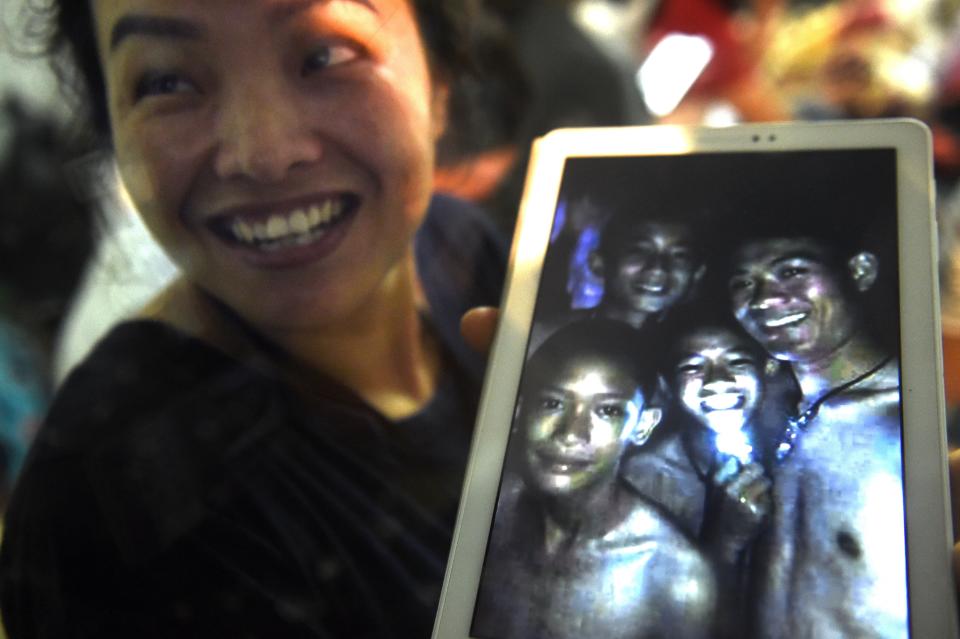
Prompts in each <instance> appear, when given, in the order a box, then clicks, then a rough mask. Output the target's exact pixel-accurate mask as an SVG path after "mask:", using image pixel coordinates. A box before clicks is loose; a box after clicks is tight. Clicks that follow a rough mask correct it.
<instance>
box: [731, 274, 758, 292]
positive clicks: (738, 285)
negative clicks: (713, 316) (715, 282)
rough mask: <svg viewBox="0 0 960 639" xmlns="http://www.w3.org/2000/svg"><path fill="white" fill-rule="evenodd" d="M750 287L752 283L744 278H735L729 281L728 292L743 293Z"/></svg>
mask: <svg viewBox="0 0 960 639" xmlns="http://www.w3.org/2000/svg"><path fill="white" fill-rule="evenodd" d="M751 286H753V282H752V281H751V280H749V279H747V278H745V277H735V278H733V279H732V280H730V291H731V292H734V293H735V292H737V291H745V290H747V289H748V288H750V287H751Z"/></svg>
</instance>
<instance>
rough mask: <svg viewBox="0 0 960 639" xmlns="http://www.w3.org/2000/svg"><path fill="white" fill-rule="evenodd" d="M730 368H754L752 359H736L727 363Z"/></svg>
mask: <svg viewBox="0 0 960 639" xmlns="http://www.w3.org/2000/svg"><path fill="white" fill-rule="evenodd" d="M729 364H730V366H736V367H737V368H753V367H754V366H755V364H754V362H753V360H752V359H750V358H748V357H736V358H734V359H731V360H730V361H729Z"/></svg>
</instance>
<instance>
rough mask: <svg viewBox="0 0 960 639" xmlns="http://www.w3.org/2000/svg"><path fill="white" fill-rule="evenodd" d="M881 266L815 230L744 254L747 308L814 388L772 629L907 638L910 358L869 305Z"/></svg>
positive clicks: (737, 289) (740, 293)
mask: <svg viewBox="0 0 960 639" xmlns="http://www.w3.org/2000/svg"><path fill="white" fill-rule="evenodd" d="M878 271H879V263H878V260H877V258H876V256H875V255H874V254H872V253H868V252H851V253H849V254H837V252H836V251H831V250H830V249H828V248H827V245H826V244H825V243H823V242H820V241H817V240H815V239H811V238H801V237H781V238H769V239H760V240H751V241H748V242H746V243H744V244H742V245H741V247H740V249H739V250H738V251H737V252H736V253H735V257H734V263H733V270H732V274H731V277H730V280H729V286H730V300H731V304H732V309H733V313H734V315H735V316H736V318H737V319H738V320H739V321H740V323H741V324H742V325H743V327H744V328H745V329H746V331H747V332H748V333H750V334H751V335H752V336H753V337H754V338H755V339H756V340H757V341H758V342H760V343H761V344H762V345H763V346H764V347H765V348H766V349H767V351H769V352H770V354H771V355H773V356H774V357H776V358H777V359H779V360H782V361H785V362H789V363H790V365H791V366H792V368H793V371H794V374H795V375H796V378H797V380H798V382H799V385H800V390H801V394H802V399H801V402H800V406H799V407H798V409H799V410H798V415H799V416H798V418H797V419H796V420H795V421H794V422H793V424H792V425H791V427H790V428H789V429H788V432H787V435H786V436H785V437H784V440H783V442H782V443H781V446H780V456H781V459H782V461H781V463H780V464H778V466H777V468H776V470H775V472H774V476H773V484H774V488H773V513H772V515H773V517H772V529H771V534H770V539H769V545H768V546H767V548H766V553H764V554H763V556H761V557H760V560H761V564H760V565H762V566H764V567H765V568H764V569H763V570H762V577H761V584H760V589H759V590H760V597H759V601H758V602H757V606H756V610H757V613H758V615H757V617H758V627H757V633H756V634H757V636H758V637H763V638H765V639H766V638H776V637H785V638H786V637H789V638H791V639H797V638H805V639H806V638H816V639H831V638H833V637H837V638H839V637H861V638H883V639H890V638H899V637H906V636H907V631H908V627H907V598H906V565H905V547H904V534H903V532H904V531H903V525H904V519H903V517H904V515H903V482H902V477H901V450H900V406H899V399H900V395H899V368H898V366H899V365H898V360H897V358H896V357H895V356H894V355H892V354H891V353H888V352H886V351H885V350H884V349H883V348H882V347H881V346H879V345H878V344H877V342H876V341H875V340H873V339H872V338H871V336H870V335H869V334H868V333H867V331H866V330H865V324H864V322H865V318H864V317H863V316H862V314H861V312H860V311H861V305H862V302H861V298H862V294H863V293H865V292H866V291H868V290H869V289H870V288H871V287H873V286H874V284H875V283H876V280H877V276H878ZM872 319H873V320H874V321H878V322H882V321H884V320H885V318H872Z"/></svg>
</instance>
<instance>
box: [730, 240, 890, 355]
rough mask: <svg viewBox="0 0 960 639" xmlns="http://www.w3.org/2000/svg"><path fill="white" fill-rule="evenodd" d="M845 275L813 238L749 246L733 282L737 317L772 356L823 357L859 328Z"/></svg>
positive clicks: (738, 259) (738, 261) (739, 257)
mask: <svg viewBox="0 0 960 639" xmlns="http://www.w3.org/2000/svg"><path fill="white" fill-rule="evenodd" d="M861 255H868V254H861ZM854 259H856V258H854ZM845 275H846V274H845V273H843V272H837V269H836V268H835V267H832V266H830V265H829V261H828V259H827V256H826V255H825V253H824V251H823V248H822V247H821V246H820V245H819V244H818V243H816V242H814V241H812V240H809V239H803V238H794V239H772V240H762V241H757V242H751V243H749V244H747V245H745V246H744V247H743V248H741V249H740V250H739V251H738V253H737V257H736V262H735V268H734V272H733V275H732V276H731V278H730V282H729V284H730V301H731V306H732V310H733V314H734V315H735V316H736V318H737V320H739V322H740V323H741V324H742V325H743V327H744V329H746V331H747V332H748V333H749V334H750V335H751V336H753V338H754V339H756V340H757V341H758V342H760V344H762V345H763V346H764V348H766V349H767V350H768V351H769V352H770V353H771V354H772V355H773V356H774V357H777V358H779V359H784V360H795V359H804V360H815V359H819V358H821V357H824V356H827V355H829V354H830V353H832V352H834V351H836V349H838V348H839V347H840V346H841V345H843V344H844V343H845V342H846V341H847V340H849V338H850V336H851V335H852V334H853V332H854V329H855V326H856V312H855V308H854V306H853V303H852V300H850V299H849V298H850V294H849V292H848V291H847V290H845V289H844V286H843V284H844V283H843V281H842V279H841V278H842V277H844V276H845ZM853 277H854V280H855V281H856V274H854V275H853ZM870 282H871V283H872V280H870ZM868 285H869V284H868Z"/></svg>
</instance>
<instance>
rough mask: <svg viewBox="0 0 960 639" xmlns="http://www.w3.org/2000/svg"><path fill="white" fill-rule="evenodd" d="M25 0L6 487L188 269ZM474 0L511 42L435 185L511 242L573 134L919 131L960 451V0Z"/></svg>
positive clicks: (1, 293)
mask: <svg viewBox="0 0 960 639" xmlns="http://www.w3.org/2000/svg"><path fill="white" fill-rule="evenodd" d="M29 1H32V0H4V2H3V3H2V4H3V7H2V9H0V11H2V16H0V17H2V24H0V480H3V484H4V485H8V483H9V481H10V479H11V478H12V477H13V475H14V474H15V472H16V469H17V468H18V466H19V464H20V462H21V460H22V456H23V453H24V451H25V448H26V446H27V444H28V442H29V440H30V437H31V436H32V433H33V432H34V429H35V428H36V425H37V423H38V421H39V419H40V418H41V417H42V414H43V410H44V407H45V405H46V402H47V401H48V398H49V396H50V394H51V392H52V391H53V390H54V389H55V387H56V385H57V384H58V383H59V381H61V380H62V379H63V377H64V376H65V375H66V374H67V373H68V371H69V369H70V367H71V366H72V365H73V364H74V363H76V361H78V360H79V359H80V358H82V357H83V355H84V354H85V353H86V352H87V351H88V350H89V348H90V346H92V344H93V343H94V342H95V341H96V340H97V339H98V338H99V337H100V336H101V335H102V334H103V333H104V332H105V331H106V329H107V328H108V327H109V326H110V325H111V324H113V323H115V322H117V321H119V320H121V319H123V318H124V317H127V316H129V315H130V314H131V313H134V312H136V310H137V309H138V308H139V307H140V306H141V305H142V304H143V303H144V302H145V301H146V300H147V299H148V298H149V297H150V296H151V295H153V294H154V293H155V292H156V291H157V290H159V288H161V287H162V286H164V285H165V284H166V283H167V282H169V281H170V280H171V278H173V277H174V276H175V274H176V269H175V268H174V267H173V266H172V265H171V264H170V262H169V261H168V260H167V258H166V257H165V256H164V255H163V253H162V252H161V251H160V250H159V249H157V248H156V246H155V245H154V244H153V243H152V241H151V240H150V239H149V236H148V235H147V233H146V232H145V230H144V229H143V227H142V226H141V225H140V223H139V221H138V220H137V218H136V216H135V215H134V214H133V212H132V210H131V208H130V206H129V205H128V204H127V200H126V199H125V197H124V194H123V192H122V188H121V187H120V186H119V184H118V181H117V179H116V176H115V171H114V169H113V164H112V161H111V158H110V155H109V152H108V151H107V150H104V149H103V148H100V147H98V146H97V144H96V143H95V142H94V141H93V140H92V139H91V138H90V137H89V135H87V133H88V132H87V131H85V130H84V129H83V127H82V126H80V125H78V122H76V120H75V118H74V114H75V113H76V109H75V108H74V106H72V105H71V103H70V101H69V100H66V99H64V97H63V96H62V94H61V93H60V91H59V90H58V82H57V79H56V77H55V75H54V74H53V73H52V72H51V70H50V68H49V66H48V64H47V62H46V61H45V59H44V58H43V57H42V55H40V49H41V46H40V44H39V42H38V39H37V35H38V34H40V33H42V23H38V22H36V20H35V16H33V14H31V13H30V12H29V11H27V8H26V5H27V4H28V2H29ZM479 1H481V2H482V3H483V4H484V5H485V8H486V9H487V13H488V16H487V21H486V23H485V26H486V31H487V32H488V33H495V34H497V39H496V43H497V44H496V46H493V45H490V46H486V47H483V46H482V47H480V51H481V57H480V66H481V67H484V69H483V70H484V71H485V72H486V74H485V79H484V80H483V81H478V80H475V81H473V82H472V83H471V82H469V81H465V82H462V83H461V84H460V85H458V86H457V87H455V88H454V93H453V100H454V107H455V108H453V109H452V110H451V112H452V114H453V121H452V123H451V127H450V129H451V130H450V133H449V135H448V136H447V138H446V139H445V140H444V141H443V147H442V149H441V155H440V158H441V166H440V168H439V169H438V171H437V184H438V189H439V190H443V191H447V192H450V193H453V194H456V195H459V196H461V197H464V198H467V199H470V200H473V201H476V202H478V203H480V204H482V205H484V206H485V207H486V208H487V210H488V211H489V212H490V214H491V216H493V218H494V219H495V221H496V222H497V223H498V224H499V225H500V226H501V227H502V228H503V229H504V231H505V232H508V233H509V232H510V231H511V230H512V227H513V222H514V219H515V215H516V209H517V205H518V202H519V199H520V191H521V188H522V184H523V176H524V172H525V170H526V161H527V155H528V149H529V145H530V142H531V141H532V140H533V139H534V138H535V137H536V136H539V135H542V134H543V133H545V132H547V131H549V130H551V129H553V128H557V127H560V126H600V125H620V124H651V123H658V122H669V123H684V124H707V125H712V126H724V125H729V124H733V123H736V122H748V121H776V120H818V119H837V118H868V117H884V116H911V117H916V118H919V119H921V120H923V121H925V122H926V123H927V124H928V125H929V126H930V128H931V129H932V131H933V133H934V154H935V165H936V178H937V182H936V184H937V206H938V212H937V215H938V221H939V227H940V256H941V269H940V271H941V296H942V315H943V329H944V346H945V350H944V354H945V364H946V376H945V384H946V392H947V398H948V403H949V406H950V415H949V416H948V419H949V422H950V424H951V429H950V431H951V441H952V443H953V445H960V244H958V241H957V239H958V234H960V190H958V188H957V184H958V181H960V179H958V178H960V20H958V8H960V0H843V1H829V2H824V1H819V0H659V1H658V0H566V1H565V0H479ZM491 42H492V40H491ZM4 492H5V491H4V490H3V489H2V486H0V498H2V494H4ZM0 507H2V503H0Z"/></svg>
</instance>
